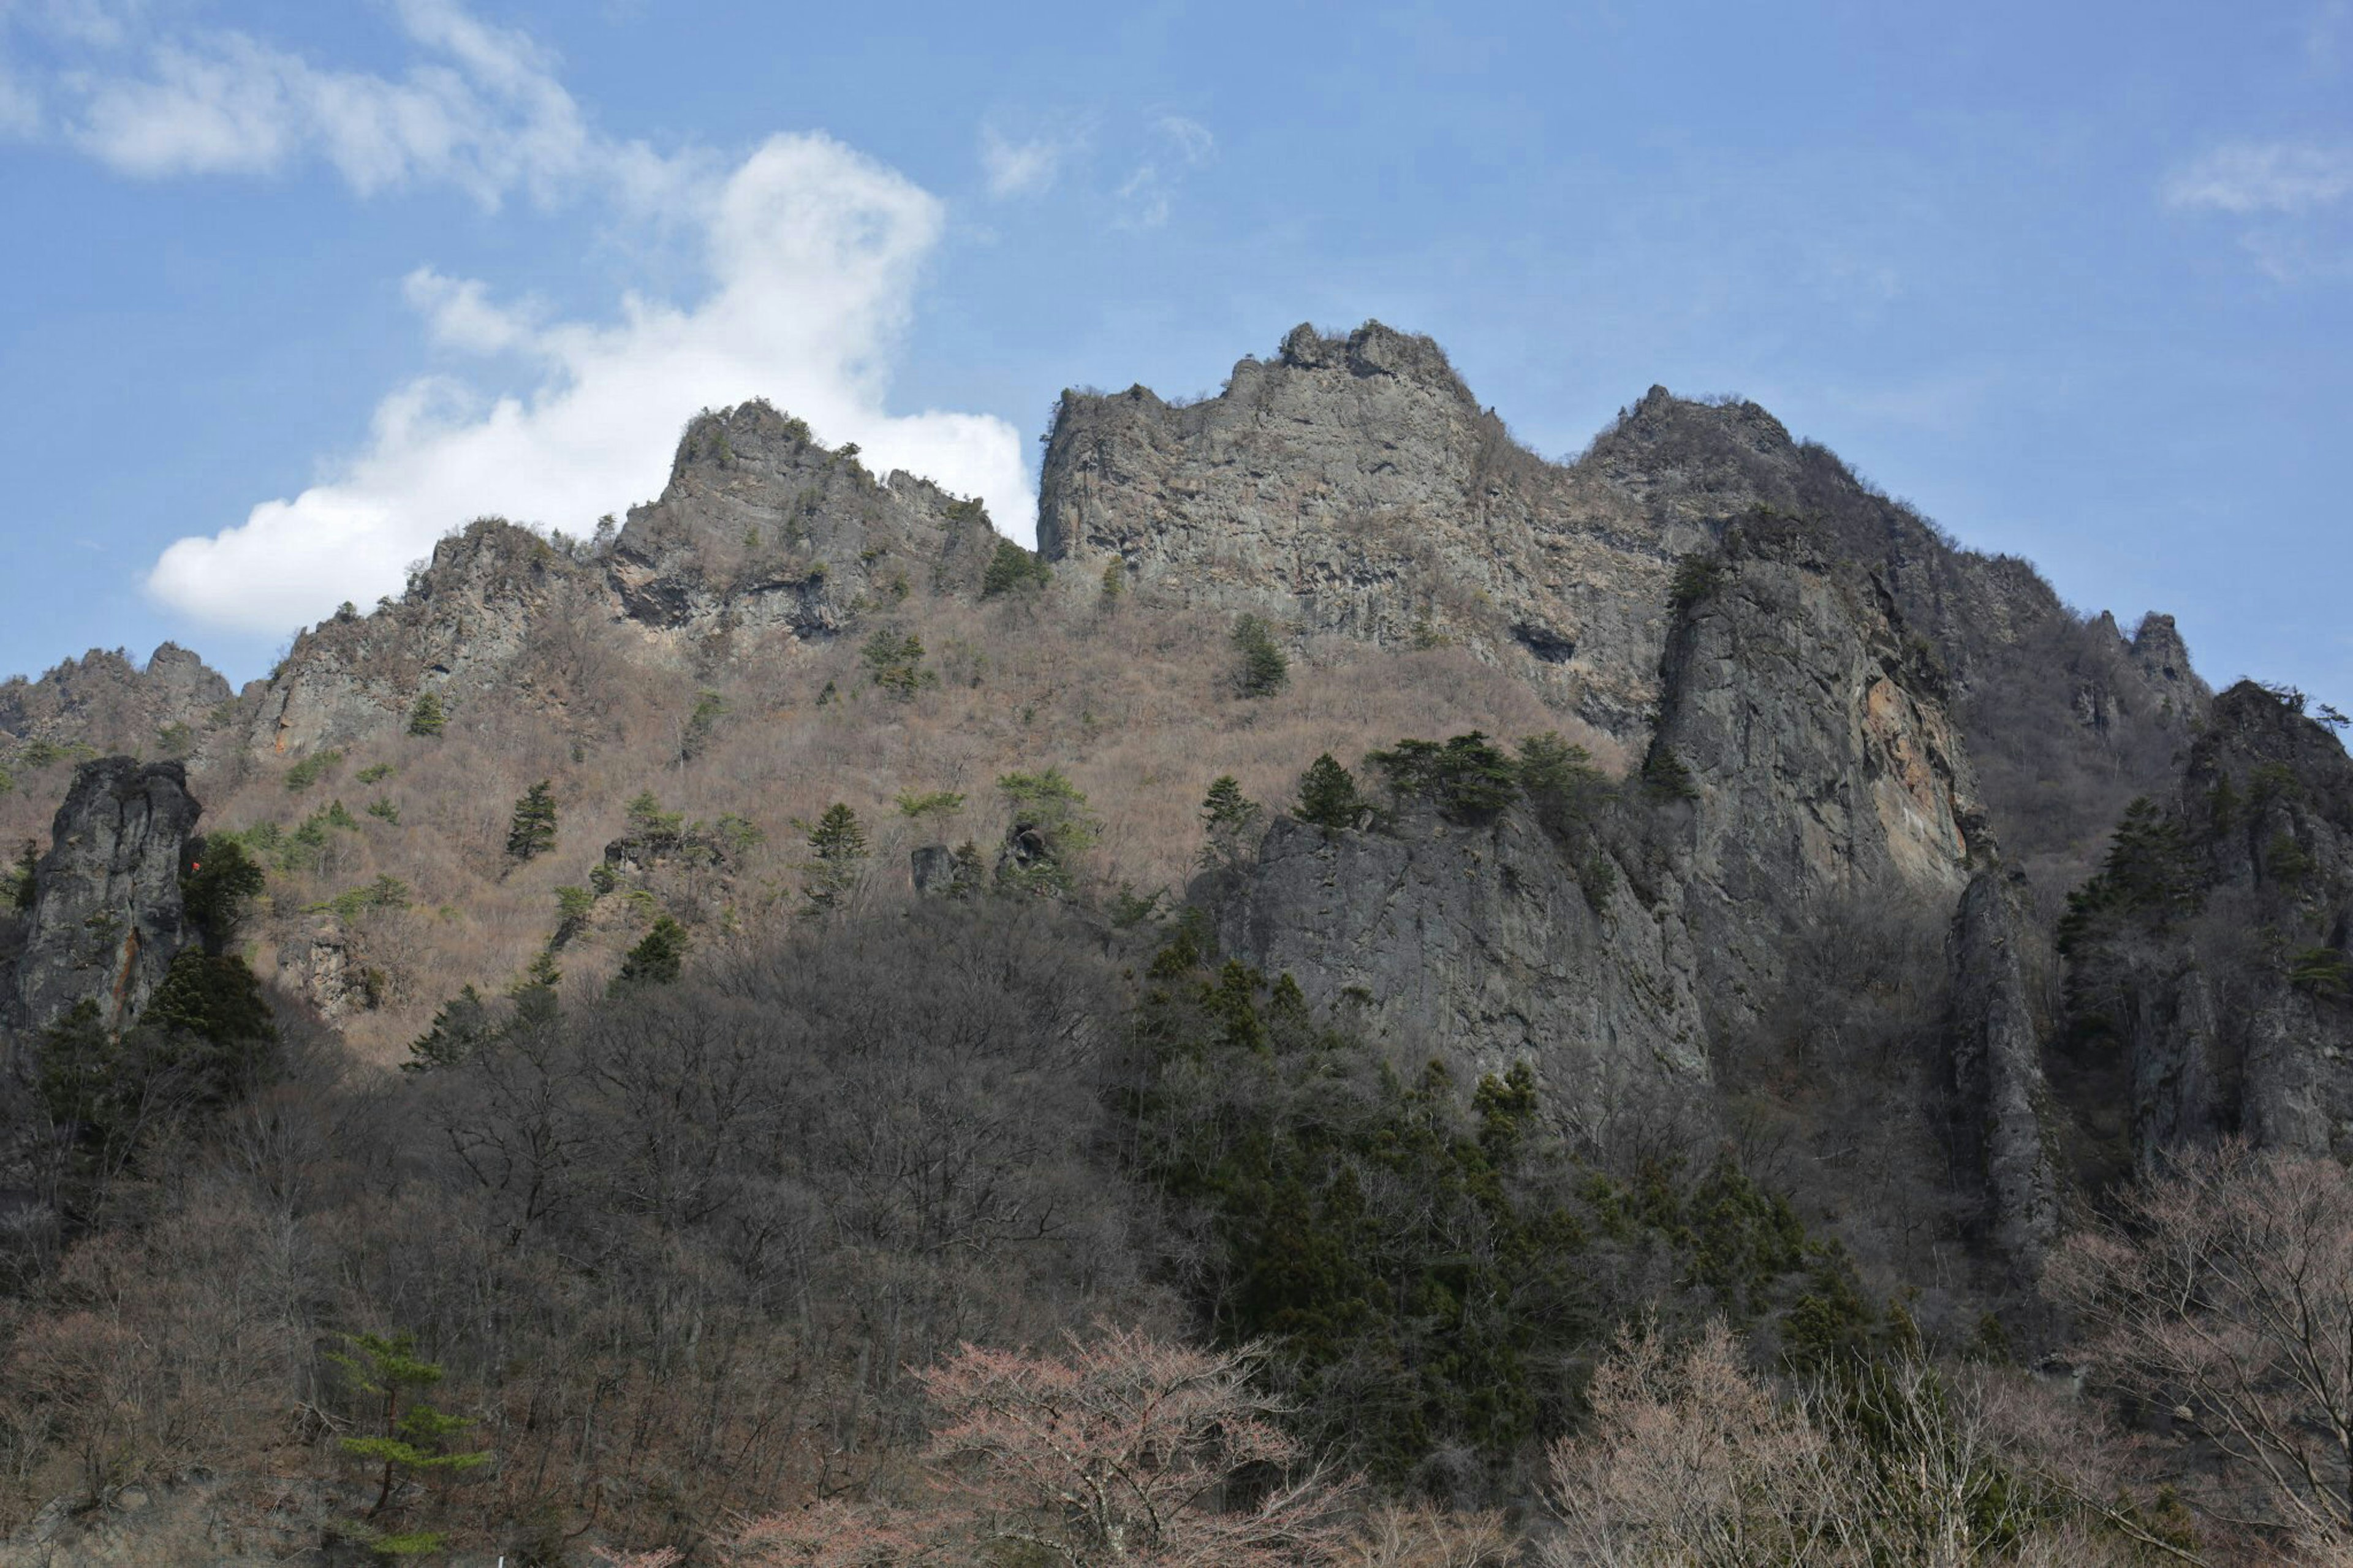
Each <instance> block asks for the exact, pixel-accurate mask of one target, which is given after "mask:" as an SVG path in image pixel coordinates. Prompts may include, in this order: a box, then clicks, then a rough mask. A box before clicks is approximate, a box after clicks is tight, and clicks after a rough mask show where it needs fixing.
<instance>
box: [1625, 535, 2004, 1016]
mask: <svg viewBox="0 0 2353 1568" xmlns="http://www.w3.org/2000/svg"><path fill="white" fill-rule="evenodd" d="M1823 546H1824V541H1823V539H1822V538H1821V536H1820V534H1819V533H1818V532H1817V531H1814V530H1812V529H1811V528H1810V527H1808V526H1806V525H1803V524H1799V523H1797V522H1795V521H1791V520H1788V519H1784V518H1772V517H1757V518H1752V519H1750V520H1748V521H1744V522H1742V523H1740V524H1738V525H1736V526H1735V527H1734V528H1732V529H1731V530H1729V531H1727V532H1726V534H1725V542H1724V546H1723V548H1722V550H1721V551H1720V552H1717V553H1715V554H1714V555H1711V556H1704V557H1699V558H1695V559H1694V562H1693V563H1692V565H1691V567H1690V568H1689V569H1688V570H1687V571H1686V573H1685V574H1684V575H1683V578H1682V579H1681V580H1680V585H1681V596H1682V597H1683V600H1684V602H1683V605H1682V608H1681V610H1680V612H1679V615H1678V617H1677V620H1676V625H1675V631H1674V635H1673V637H1672V640H1671V641H1670V643H1669V645H1668V648H1667V653H1666V658H1665V662H1664V680H1663V684H1664V688H1665V692H1666V697H1665V710H1664V713H1663V715H1662V719H1661V721H1660V724H1659V728H1658V731H1657V735H1656V739H1655V740H1654V742H1653V744H1652V749H1651V755H1650V759H1649V761H1648V762H1647V763H1646V764H1645V778H1646V783H1648V784H1649V785H1650V786H1651V787H1652V788H1654V789H1657V788H1662V787H1663V788H1668V789H1677V788H1679V789H1681V790H1683V791H1684V792H1687V793H1688V794H1689V795H1690V797H1691V802H1690V807H1689V827H1688V832H1687V833H1685V834H1683V835H1679V836H1676V839H1675V842H1676V847H1677V850H1678V855H1677V858H1676V862H1675V864H1676V869H1677V872H1678V874H1679V876H1680V877H1681V879H1682V880H1683V913H1684V918H1685V919H1686V920H1687V921H1689V923H1690V925H1691V929H1692V931H1693V934H1694V940H1695V942H1696V949H1697V952H1698V953H1699V954H1700V966H1701V973H1700V979H1701V983H1702V985H1703V989H1704V992H1705V993H1706V994H1707V995H1708V996H1709V998H1710V1000H1711V1004H1712V1005H1714V1006H1715V1008H1716V1009H1717V1010H1718V1012H1719V1014H1720V1015H1721V1016H1722V1017H1723V1018H1724V1019H1725V1020H1726V1021H1738V1020H1741V1019H1743V1018H1745V1017H1746V1016H1747V1009H1748V1008H1749V1007H1750V1006H1751V1005H1754V1003H1755V1000H1756V999H1757V998H1760V997H1762V996H1764V995H1765V994H1768V993H1769V992H1771V991H1772V990H1773V989H1774V988H1775V987H1777V986H1778V984H1779V982H1780V979H1781V962H1782V954H1783V953H1784V952H1785V951H1786V949H1787V947H1788V935H1789V932H1790V931H1791V930H1792V928H1793V927H1794V926H1795V925H1797V924H1798V923H1799V922H1801V921H1805V920H1806V919H1808V918H1809V917H1810V914H1811V913H1812V912H1814V911H1817V910H1821V909H1824V908H1826V907H1827V906H1829V905H1830V904H1831V903H1832V902H1833V901H1837V900H1855V899H1858V898H1860V899H1872V898H1881V899H1889V900H1897V899H1905V898H1910V897H1919V896H1926V897H1927V898H1928V899H1930V900H1933V901H1935V902H1936V903H1938V904H1940V905H1941V904H1944V903H1947V902H1948V901H1949V900H1952V899H1953V898H1954V897H1956V896H1957V894H1958V892H1959V891H1960V889H1961V887H1962V885H1963V884H1964V882H1965V881H1966V880H1967V878H1968V865H1969V861H1970V858H1971V855H1972V853H1973V851H1974V850H1975V849H1976V847H1977V841H1978V839H1979V838H1981V837H1984V835H1985V832H1986V829H1985V824H1984V818H1983V814H1982V812H1981V810H1980V809H1979V807H1978V805H1977V802H1976V799H1975V795H1974V791H1973V788H1972V784H1971V781H1970V778H1969V773H1968V763H1967V761H1966V759H1965V757H1964V755H1963V752H1962V747H1961V743H1960V740H1959V736H1958V735H1957V732H1956V730H1955V727H1954V725H1953V723H1952V721H1951V720H1950V718H1949V717H1948V716H1947V713H1946V711H1945V710H1944V707H1943V704H1942V700H1941V699H1942V691H1941V686H1940V681H1939V679H1938V677H1937V674H1936V669H1935V668H1934V667H1933V665H1932V664H1930V663H1929V662H1927V661H1926V658H1924V657H1923V656H1924V654H1925V651H1926V650H1925V647H1923V645H1921V644H1920V643H1919V642H1918V640H1917V639H1916V638H1911V637H1907V636H1906V635H1905V630H1904V628H1903V626H1902V624H1901V617H1900V616H1899V614H1898V612H1897V611H1896V610H1895V607H1894V602H1893V600H1892V599H1891V598H1890V597H1889V596H1888V595H1887V594H1886V593H1885V591H1884V589H1883V587H1882V586H1881V584H1879V583H1878V582H1877V581H1876V579H1874V578H1873V577H1871V576H1868V575H1866V574H1863V573H1862V572H1860V571H1858V570H1856V569H1855V568H1853V567H1852V566H1851V565H1848V564H1846V563H1842V562H1841V561H1839V560H1838V559H1837V558H1836V557H1835V556H1834V555H1833V554H1831V552H1828V551H1827V550H1825V549H1824V548H1823Z"/></svg>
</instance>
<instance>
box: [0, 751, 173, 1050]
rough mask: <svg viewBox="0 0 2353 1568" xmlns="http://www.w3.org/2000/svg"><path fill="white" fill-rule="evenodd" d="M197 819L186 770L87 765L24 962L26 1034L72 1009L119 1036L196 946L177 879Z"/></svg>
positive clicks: (42, 872) (65, 815)
mask: <svg viewBox="0 0 2353 1568" xmlns="http://www.w3.org/2000/svg"><path fill="white" fill-rule="evenodd" d="M199 810H200V808H199V807H198V806H197V805H196V803H195V801H194V800H193V799H191V798H189V795H188V790H187V776H186V774H185V772H184V771H183V769H182V768H181V765H180V764H179V763H146V764H144V765H143V766H142V764H141V763H137V762H135V761H133V760H132V759H131V758H129V757H106V758H102V759H100V761H98V762H94V763H84V764H82V766H81V768H80V769H79V771H78V772H77V773H75V775H74V782H73V788H72V790H71V791H70V793H69V794H68V795H67V796H66V802H65V805H63V806H61V807H60V808H59V809H58V816H57V824H56V828H55V836H54V839H53V842H52V843H51V845H50V847H49V852H48V854H47V855H46V856H44V857H43V858H42V859H41V862H40V867H39V869H38V871H37V875H36V878H35V884H34V885H35V888H36V889H37V892H36V897H35V899H34V903H33V911H32V919H31V921H30V925H29V929H28V931H27V933H26V940H25V946H24V949H23V952H21V953H20V954H19V955H18V958H17V961H16V984H15V996H14V1013H15V1016H14V1019H13V1021H14V1022H15V1023H16V1025H17V1026H18V1027H19V1028H21V1029H23V1030H25V1031H26V1032H27V1033H34V1032H37V1031H39V1030H41V1029H43V1028H46V1027H47V1026H48V1025H50V1024H52V1023H54V1022H56V1021H57V1019H58V1018H59V1017H60V1016H63V1015H64V1014H65V1013H66V1012H67V1011H68V1010H69V1009H70V1008H72V1007H73V1006H74V1005H75V1004H77V1003H79V1002H82V1001H84V1000H88V1001H93V1002H96V1003H97V1004H98V1006H99V1012H100V1019H101V1020H102V1022H103V1023H104V1025H105V1026H106V1027H107V1028H109V1029H121V1027H123V1026H125V1025H126V1024H127V1023H128V1022H129V1021H130V1020H131V1019H132V1017H134V1016H136V1015H137V1014H138V1012H139V1010H140V1008H141V1007H142V1006H144V1005H146V1002H147V998H148V997H149V996H150V995H152V994H153V993H154V990H155V987H156V985H157V984H160V983H161V982H162V980H163V978H164V972H165V971H166V970H168V969H169V968H170V967H171V965H172V959H173V957H174V955H175V954H177V953H178V952H179V951H180V949H181V947H182V946H184V945H185V943H186V942H187V940H188V933H187V930H186V925H185V921H184V919H183V914H182V909H181V900H180V872H181V870H182V868H183V867H184V865H185V859H184V857H185V854H186V852H187V845H188V837H189V835H190V834H192V833H193V832H194V831H195V825H196V817H197V815H198V812H199Z"/></svg>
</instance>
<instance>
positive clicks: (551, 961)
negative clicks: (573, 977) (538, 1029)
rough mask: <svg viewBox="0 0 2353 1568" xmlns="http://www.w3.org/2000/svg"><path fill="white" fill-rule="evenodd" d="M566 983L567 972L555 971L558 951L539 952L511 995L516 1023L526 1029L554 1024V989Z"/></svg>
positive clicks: (549, 949) (545, 949)
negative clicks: (538, 1025) (564, 981)
mask: <svg viewBox="0 0 2353 1568" xmlns="http://www.w3.org/2000/svg"><path fill="white" fill-rule="evenodd" d="M563 980H564V971H562V970H561V969H558V968H556V967H555V950H554V948H542V949H540V952H539V956H538V957H537V958H534V959H533V960H532V961H531V967H530V968H529V969H528V970H526V971H524V972H523V977H522V982H521V983H520V984H517V985H516V986H515V988H514V989H513V990H512V991H511V992H509V993H508V994H509V995H511V996H512V997H513V998H514V1005H515V1022H516V1024H518V1025H519V1026H523V1027H526V1028H528V1027H530V1026H533V1025H535V1024H552V1023H554V1021H555V988H556V986H557V985H558V984H562V982H563Z"/></svg>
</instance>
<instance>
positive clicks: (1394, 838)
mask: <svg viewBox="0 0 2353 1568" xmlns="http://www.w3.org/2000/svg"><path fill="white" fill-rule="evenodd" d="M1608 886H1609V890H1608V892H1607V895H1606V896H1604V897H1602V898H1600V900H1599V904H1600V907H1599V909H1597V908H1595V907H1594V904H1593V902H1592V901H1589V900H1588V893H1587V891H1586V889H1585V887H1584V886H1582V885H1580V881H1579V879H1578V876H1577V868H1575V867H1574V866H1572V864H1571V863H1570V862H1569V860H1568V859H1567V857H1566V856H1565V855H1564V853H1563V851H1562V849H1561V847H1559V846H1558V845H1557V844H1556V843H1555V842H1554V841H1553V840H1552V839H1551V838H1550V837H1548V836H1547V835H1546V833H1545V832H1544V831H1543V829H1541V828H1540V827H1538V826H1536V825H1535V823H1534V822H1533V821H1532V820H1531V819H1530V818H1529V816H1527V814H1526V812H1525V810H1524V809H1522V808H1519V807H1514V808H1513V809H1511V810H1509V811H1506V812H1504V813H1503V814H1501V815H1500V816H1496V817H1495V818H1494V819H1493V821H1490V822H1484V823H1475V824H1463V823H1457V822H1448V821H1444V820H1441V819H1440V817H1439V816H1437V815H1436V814H1435V813H1433V812H1431V811H1430V810H1428V809H1427V808H1421V809H1416V810H1411V811H1409V812H1407V813H1405V814H1403V815H1402V816H1399V817H1398V819H1397V820H1396V821H1394V822H1392V823H1390V824H1389V825H1388V826H1385V827H1383V828H1382V829H1380V830H1377V831H1369V832H1359V831H1357V830H1355V829H1341V830H1326V829H1324V828H1320V827H1314V826H1308V825H1307V824H1304V823H1301V822H1297V821H1294V820H1292V819H1290V818H1287V817H1286V818H1282V819H1280V820H1278V821H1277V822H1276V823H1275V824H1274V825H1273V826H1272V827H1271V829H1270V830H1269V831H1268V833H1267V836H1266V839H1265V842H1264V844H1263V845H1262V846H1261V848H1260V851H1259V856H1258V858H1257V861H1256V862H1255V864H1253V865H1252V866H1250V867H1249V868H1247V870H1246V872H1245V877H1244V880H1243V883H1242V885H1241V887H1240V889H1239V891H1238V893H1237V896H1235V897H1233V898H1231V899H1229V900H1228V901H1227V902H1226V904H1225V906H1224V908H1223V910H1222V915H1221V919H1220V921H1219V932H1218V935H1219V942H1220V943H1221V944H1222V945H1223V946H1224V948H1225V949H1226V950H1227V951H1228V952H1233V953H1235V954H1237V955H1239V956H1240V957H1241V958H1242V959H1243V960H1244V962H1246V963H1250V965H1252V966H1253V967H1255V968H1257V969H1259V970H1260V971H1261V972H1262V973H1266V974H1268V975H1270V976H1271V975H1274V974H1278V973H1288V974H1290V975H1292V976H1293V978H1294V979H1295V980H1297V981H1298V983H1299V984H1300V986H1301V988H1302V989H1303V991H1304V992H1305V993H1306V994H1307V997H1308V999H1309V1000H1310V1001H1311V1002H1313V1003H1314V1004H1316V1005H1320V1006H1334V1007H1337V1008H1338V1009H1339V1010H1340V1011H1341V1012H1342V1013H1343V1014H1344V1016H1345V1015H1347V1014H1349V1013H1350V1012H1351V1010H1352V1009H1353V1010H1354V1016H1356V1017H1358V1018H1359V1019H1360V1021H1361V1022H1362V1024H1363V1026H1365V1028H1366V1030H1367V1032H1368V1033H1369V1034H1370V1035H1371V1036H1372V1037H1375V1038H1384V1037H1386V1038H1391V1039H1395V1040H1397V1041H1398V1042H1400V1043H1401V1044H1406V1045H1408V1046H1409V1047H1411V1048H1413V1049H1416V1050H1419V1051H1422V1052H1425V1053H1428V1052H1430V1051H1432V1050H1434V1049H1435V1050H1443V1051H1444V1052H1446V1053H1447V1054H1449V1055H1451V1056H1452V1057H1454V1058H1456V1060H1457V1061H1458V1062H1460V1063H1465V1064H1467V1065H1468V1066H1469V1067H1470V1068H1472V1070H1473V1071H1476V1072H1496V1073H1501V1072H1503V1071H1504V1070H1506V1069H1507V1068H1510V1067H1511V1065H1512V1064H1513V1063H1514V1062H1518V1061H1526V1062H1528V1063H1530V1064H1531V1065H1532V1066H1533V1067H1534V1068H1535V1070H1536V1073H1537V1075H1538V1077H1539V1078H1540V1079H1542V1081H1543V1082H1544V1083H1545V1085H1546V1090H1547V1093H1548V1096H1549V1097H1550V1099H1551V1101H1552V1103H1553V1104H1554V1105H1555V1106H1556V1108H1558V1110H1560V1112H1561V1114H1562V1115H1563V1117H1564V1119H1565V1120H1566V1121H1567V1123H1568V1124H1569V1125H1570V1126H1571V1127H1573V1128H1574V1129H1575V1130H1576V1131H1578V1132H1580V1133H1582V1134H1585V1135H1587V1136H1588V1137H1590V1138H1592V1139H1593V1140H1595V1141H1596V1142H1605V1141H1606V1140H1607V1137H1608V1134H1609V1121H1610V1120H1611V1119H1612V1118H1613V1116H1615V1115H1618V1114H1620V1113H1621V1112H1625V1113H1641V1112H1645V1111H1648V1110H1654V1109H1656V1108H1657V1107H1658V1106H1660V1105H1661V1104H1662V1103H1664V1104H1672V1105H1675V1106H1681V1107H1688V1106H1689V1105H1691V1104H1692V1103H1694V1102H1695V1101H1698V1100H1704V1098H1705V1096H1706V1093H1707V1089H1708V1084H1709V1073H1708V1058H1707V1050H1706V1045H1707V1041H1706V1036H1705V1031H1704V1026H1703V1024H1702V1022H1701V1017H1700V1010H1699V1006H1698V1004H1697V1002H1696V1000H1695V999H1694V995H1693V993H1692V986H1691V977H1692V974H1693V972H1694V963H1693V959H1692V954H1691V951H1690V946H1689V944H1688V942H1686V941H1685V940H1684V938H1683V927H1682V922H1681V921H1680V920H1679V919H1675V918H1672V917H1668V918H1658V917H1654V915H1653V913H1652V911H1651V910H1650V909H1648V908H1646V907H1645V905H1644V902H1643V900H1642V898H1641V895H1640V894H1639V893H1638V892H1637V891H1636V890H1635V889H1634V886H1633V884H1632V882H1631V880H1630V879H1628V878H1627V877H1624V876H1622V875H1613V876H1612V877H1610V878H1609V884H1608Z"/></svg>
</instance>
